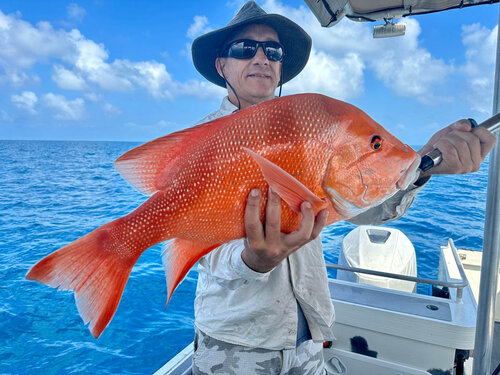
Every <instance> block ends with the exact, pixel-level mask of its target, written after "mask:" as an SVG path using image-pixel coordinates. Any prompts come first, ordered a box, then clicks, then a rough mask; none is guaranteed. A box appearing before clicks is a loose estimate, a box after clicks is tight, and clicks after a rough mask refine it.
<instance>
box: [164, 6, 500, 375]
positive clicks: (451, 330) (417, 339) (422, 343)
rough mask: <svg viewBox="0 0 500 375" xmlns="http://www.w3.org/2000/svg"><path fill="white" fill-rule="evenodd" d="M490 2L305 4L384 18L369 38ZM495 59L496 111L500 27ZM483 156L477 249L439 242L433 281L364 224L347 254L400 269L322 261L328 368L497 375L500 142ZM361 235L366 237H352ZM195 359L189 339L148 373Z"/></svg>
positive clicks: (376, 374) (383, 234)
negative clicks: (377, 255)
mask: <svg viewBox="0 0 500 375" xmlns="http://www.w3.org/2000/svg"><path fill="white" fill-rule="evenodd" d="M496 2H498V0H492V1H484V0H444V1H443V0H436V1H433V0H412V1H403V0H377V1H370V0H321V1H320V0H305V3H306V4H307V6H308V7H309V8H310V9H311V11H312V12H313V13H314V15H315V16H316V18H317V19H318V21H319V22H320V23H321V25H322V26H324V27H332V26H334V25H335V24H336V23H338V22H339V21H340V20H341V19H342V18H343V17H346V18H349V19H350V20H353V21H384V22H385V24H382V25H379V26H375V28H374V31H373V36H374V37H375V38H380V37H391V36H397V35H402V34H403V33H404V29H405V26H404V25H403V24H402V23H394V22H393V21H394V20H395V19H398V18H401V17H406V16H410V15H411V16H413V15H423V14H426V13H433V12H442V11H448V10H450V9H457V8H463V7H469V6H486V5H487V4H491V3H496ZM499 16H500V15H499ZM496 56H497V58H496V68H495V88H494V95H493V97H494V99H493V103H494V104H493V114H496V113H498V112H499V110H500V96H499V92H500V28H499V33H498V39H497V55H496ZM497 134H498V132H497ZM489 158H490V161H489V164H490V165H489V173H488V175H489V178H488V193H487V204H486V218H485V225H484V228H485V229H484V240H483V249H482V251H481V252H479V251H472V250H468V249H457V248H456V247H455V245H454V242H453V240H452V239H449V240H448V243H447V244H445V245H442V246H440V257H439V277H438V280H430V279H423V278H419V277H417V276H416V273H415V272H413V270H414V268H415V267H413V265H412V262H413V260H412V256H411V250H412V249H411V247H410V246H409V245H408V244H405V245H404V246H403V247H404V248H405V253H404V254H406V255H402V254H401V253H400V251H399V250H397V249H395V247H394V246H393V245H391V244H390V241H389V240H388V239H389V238H391V236H392V238H395V237H398V238H399V237H401V238H403V237H405V236H404V234H403V233H397V232H393V231H392V230H390V229H388V228H386V227H369V226H368V227H358V228H356V230H355V231H357V232H354V233H353V232H351V233H352V235H351V233H350V234H349V235H348V236H346V238H345V239H344V242H345V243H347V244H351V245H352V244H353V243H354V245H353V246H354V253H356V252H357V253H358V254H359V253H360V252H363V251H370V250H373V247H377V249H378V251H380V249H385V250H384V251H388V253H392V254H393V255H394V256H398V259H399V260H402V259H404V260H405V261H400V262H399V265H400V266H401V265H402V267H400V268H399V269H397V270H396V272H393V271H394V270H392V269H386V268H384V267H382V266H381V265H380V264H365V263H366V262H365V263H363V262H360V261H359V259H360V257H357V258H356V256H351V255H350V254H351V253H349V252H345V251H344V249H343V252H342V254H344V258H343V259H342V261H339V264H327V268H331V269H335V270H336V271H337V277H336V278H329V280H328V283H329V288H330V298H331V300H332V302H333V304H334V306H335V311H336V323H335V325H334V333H335V336H336V340H335V341H333V342H326V343H325V344H324V350H323V354H324V358H325V365H326V369H327V372H328V374H335V375H336V374H355V375H356V374H371V375H396V374H398V375H424V374H427V375H429V374H431V375H434V374H450V375H451V374H456V375H461V374H473V375H499V374H500V292H499V290H500V282H499V280H500V279H499V273H500V267H499V261H500V174H499V169H500V152H499V150H498V143H497V145H496V146H495V147H494V149H493V150H492V152H491V153H490V156H489ZM387 233H389V234H387ZM363 236H364V237H366V238H368V240H364V242H363V241H361V240H359V239H360V238H361V237H363ZM384 238H385V240H384ZM410 245H411V244H410ZM436 246H438V245H436ZM344 247H346V246H344ZM408 249H409V250H408ZM396 250H397V251H396ZM406 250H408V251H409V252H408V253H407V252H406ZM408 254H409V255H408ZM340 258H342V257H340ZM356 259H357V260H358V261H356ZM415 283H421V284H426V285H429V288H430V292H429V294H428V295H425V294H417V293H415ZM495 300H496V302H495ZM495 311H496V312H495ZM192 355H193V343H190V344H189V345H188V346H186V347H185V348H184V349H183V350H181V351H180V352H179V353H178V354H177V355H176V356H175V357H174V358H172V359H171V360H170V361H168V362H167V363H166V364H165V365H164V366H163V367H162V368H160V369H159V370H158V371H157V372H156V373H155V375H188V374H191V357H192Z"/></svg>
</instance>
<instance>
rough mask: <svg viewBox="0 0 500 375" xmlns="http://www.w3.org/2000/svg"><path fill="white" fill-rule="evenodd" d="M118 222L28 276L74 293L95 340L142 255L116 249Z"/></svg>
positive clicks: (74, 244)
mask: <svg viewBox="0 0 500 375" xmlns="http://www.w3.org/2000/svg"><path fill="white" fill-rule="evenodd" d="M118 220H120V219H118ZM118 220H115V221H112V222H110V223H107V224H105V225H103V226H101V227H99V228H97V229H96V230H94V231H93V232H91V233H89V234H87V235H85V236H83V237H81V238H79V239H77V240H76V241H74V242H72V243H70V244H68V245H66V246H64V247H62V248H61V249H59V250H57V251H55V252H53V253H52V254H50V255H48V256H46V257H45V258H43V259H42V260H40V261H39V262H38V263H37V264H35V265H34V266H33V267H32V268H31V270H30V271H29V272H28V273H27V274H26V278H27V279H28V280H36V281H39V282H41V283H43V284H47V285H49V286H51V287H59V290H74V292H75V300H76V306H77V308H78V312H79V313H80V316H81V317H82V319H83V321H84V323H85V324H87V323H89V322H90V324H89V330H90V331H91V333H92V335H93V336H94V337H95V338H98V337H99V336H100V335H101V333H102V332H103V330H104V329H105V328H106V326H107V325H108V324H109V322H110V321H111V318H112V317H113V315H114V314H115V311H116V309H117V307H118V304H119V302H120V299H121V296H122V293H123V290H124V288H125V284H126V283H127V280H128V278H129V275H130V272H131V270H132V267H133V266H134V264H135V263H136V262H137V259H138V258H139V256H140V254H141V252H137V251H136V250H134V249H125V248H121V249H117V248H116V245H114V241H113V235H112V232H113V229H115V228H116V226H117V225H119V224H117V221H118ZM118 250H119V251H118Z"/></svg>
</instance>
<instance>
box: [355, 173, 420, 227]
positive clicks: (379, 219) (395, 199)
mask: <svg viewBox="0 0 500 375" xmlns="http://www.w3.org/2000/svg"><path fill="white" fill-rule="evenodd" d="M427 181H429V178H425V179H423V180H420V181H417V182H416V183H415V184H412V185H410V186H409V187H408V188H407V189H406V190H400V191H398V192H397V193H396V194H395V195H393V196H392V197H391V198H389V199H387V200H386V201H384V202H383V203H381V204H379V205H378V206H375V207H372V208H370V209H369V210H367V211H365V212H363V213H361V214H359V215H358V216H355V217H352V218H350V219H348V220H347V221H348V222H349V223H351V224H356V225H381V224H385V223H388V222H391V221H394V220H396V219H399V218H400V217H401V216H403V215H404V214H405V213H406V211H408V209H409V208H410V206H411V204H412V203H413V200H414V199H415V196H416V195H417V194H418V192H419V191H420V190H421V189H422V188H423V187H424V185H425V184H426V183H427Z"/></svg>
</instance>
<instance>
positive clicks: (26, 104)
mask: <svg viewBox="0 0 500 375" xmlns="http://www.w3.org/2000/svg"><path fill="white" fill-rule="evenodd" d="M10 101H11V102H12V103H13V104H14V105H15V106H16V107H18V108H20V109H24V110H26V111H27V112H29V113H30V114H35V113H36V110H35V105H36V103H37V102H38V97H37V96H36V94H35V93H34V92H32V91H23V92H22V93H21V94H20V95H11V97H10Z"/></svg>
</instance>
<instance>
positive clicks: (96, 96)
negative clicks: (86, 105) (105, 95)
mask: <svg viewBox="0 0 500 375" xmlns="http://www.w3.org/2000/svg"><path fill="white" fill-rule="evenodd" d="M83 96H85V98H86V99H87V100H90V101H91V102H97V101H98V100H100V99H101V95H99V94H96V93H95V92H86V93H85V94H83Z"/></svg>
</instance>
